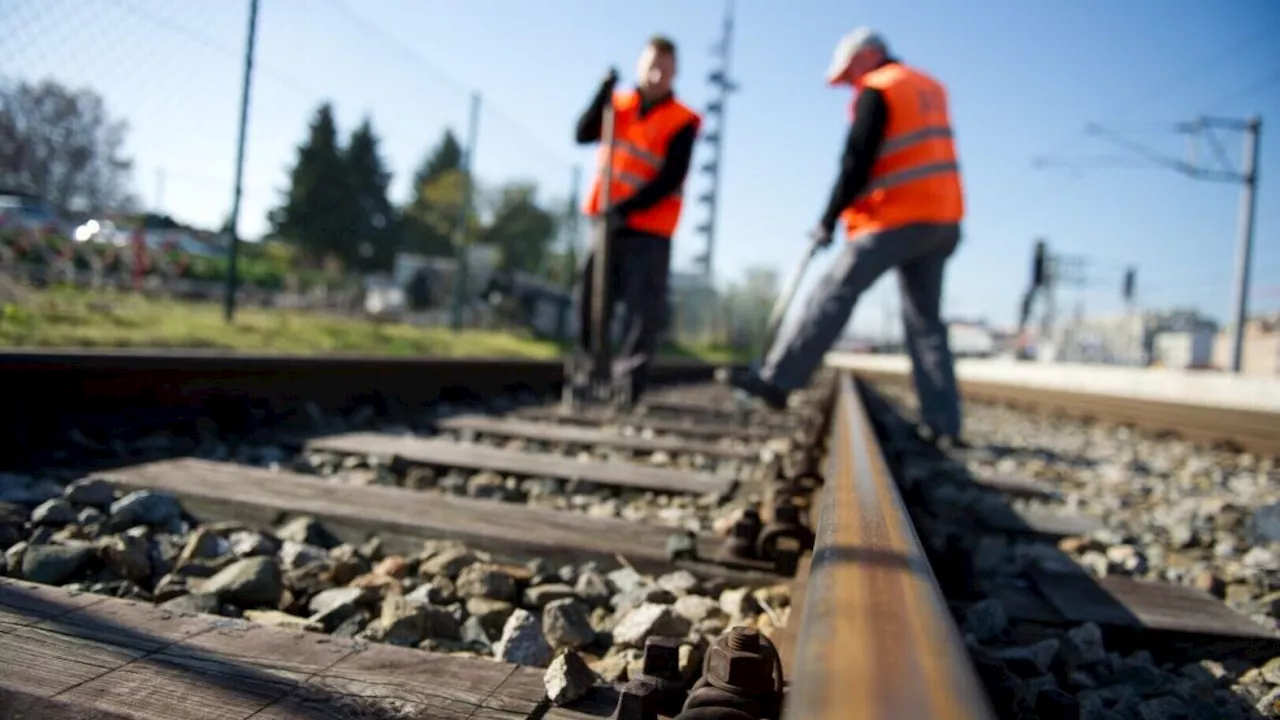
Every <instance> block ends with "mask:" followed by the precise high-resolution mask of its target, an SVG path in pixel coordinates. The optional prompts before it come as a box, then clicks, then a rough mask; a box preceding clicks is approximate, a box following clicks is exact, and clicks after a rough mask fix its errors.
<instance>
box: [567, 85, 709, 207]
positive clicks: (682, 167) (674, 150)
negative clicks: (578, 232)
mask: <svg viewBox="0 0 1280 720" xmlns="http://www.w3.org/2000/svg"><path fill="white" fill-rule="evenodd" d="M612 95H613V90H612V88H610V87H609V86H608V85H601V87H600V89H599V90H598V91H597V92H596V95H595V97H594V98H592V100H591V105H590V106H588V107H587V109H586V111H584V112H583V113H582V116H581V117H579V118H578V124H577V128H576V129H575V132H574V140H576V141H577V142H578V144H579V145H587V144H589V143H593V142H599V141H600V133H601V131H602V126H603V124H604V107H605V104H606V103H608V102H609V100H610V98H611V97H612ZM666 102H672V95H671V94H670V93H668V94H667V95H665V96H663V97H660V98H657V99H656V100H654V101H652V102H649V103H645V102H641V105H640V117H644V116H645V115H647V114H648V113H650V112H652V111H653V110H654V108H657V107H659V106H660V105H661V104H662V103H666ZM697 137H698V130H697V127H696V125H695V124H694V123H693V121H690V122H689V123H688V124H687V125H685V126H684V127H682V128H681V129H680V130H678V131H676V134H675V135H673V136H672V137H671V140H670V142H669V143H668V144H667V152H666V154H665V159H664V160H663V162H662V167H660V168H658V172H657V174H656V175H654V177H653V179H652V180H650V181H649V182H647V183H645V184H644V185H641V186H640V187H639V188H638V189H637V190H636V192H635V194H633V195H631V196H629V197H626V198H623V199H621V200H618V201H617V202H615V203H614V204H613V207H614V208H615V209H616V210H617V211H618V212H619V213H620V214H621V215H622V216H623V218H624V225H625V218H626V216H627V215H628V214H630V213H633V212H636V211H637V210H644V209H646V208H650V207H653V206H654V205H655V204H657V202H658V201H659V200H661V199H662V198H664V197H666V196H667V195H670V194H671V193H673V192H675V191H676V190H678V189H679V188H680V185H681V183H683V182H684V179H685V177H686V176H687V175H688V174H689V164H690V163H691V162H692V160H693V145H694V141H695V140H697Z"/></svg>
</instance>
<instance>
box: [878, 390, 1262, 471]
mask: <svg viewBox="0 0 1280 720" xmlns="http://www.w3.org/2000/svg"><path fill="white" fill-rule="evenodd" d="M853 372H854V374H855V376H857V377H858V378H860V379H862V380H865V381H867V382H871V383H873V384H881V383H883V384H894V385H909V384H910V382H911V380H910V376H909V375H900V374H897V373H891V372H880V371H874V370H867V371H864V370H855V371H853ZM959 385H960V393H961V396H962V397H963V398H964V399H965V400H972V401H978V402H988V403H993V404H1005V405H1011V406H1014V407H1018V408H1025V409H1028V410H1032V411H1040V412H1050V413H1054V412H1057V413H1062V414H1064V415H1067V416H1072V417H1078V418H1083V419H1093V420H1101V421H1105V422H1112V423H1118V424H1129V425H1133V426H1135V427H1137V428H1139V429H1142V430H1147V431H1149V432H1157V433H1158V432H1170V433H1173V434H1175V435H1178V436H1181V437H1183V438H1185V439H1187V440H1191V441H1194V442H1202V443H1206V444H1214V443H1226V444H1230V445H1234V446H1236V447H1239V448H1240V449H1242V450H1245V451H1246V452H1251V453H1255V454H1258V455H1263V456H1272V457H1280V413H1274V412H1265V411H1260V410H1243V409H1237V408H1212V407H1205V406H1201V405H1192V404H1188V403H1178V402H1173V401H1166V400H1147V399H1140V398H1128V397H1115V396H1111V395H1102V394H1095V393H1084V392H1072V391H1065V390H1049V389H1045V388H1038V387H1026V386H1018V385H1004V384H1000V383H992V382H973V381H967V380H961V381H960V383H959Z"/></svg>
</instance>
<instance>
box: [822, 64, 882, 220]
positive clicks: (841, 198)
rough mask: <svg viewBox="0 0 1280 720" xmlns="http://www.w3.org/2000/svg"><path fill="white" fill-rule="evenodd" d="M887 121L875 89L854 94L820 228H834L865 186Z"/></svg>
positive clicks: (880, 96)
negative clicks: (838, 163) (842, 150)
mask: <svg viewBox="0 0 1280 720" xmlns="http://www.w3.org/2000/svg"><path fill="white" fill-rule="evenodd" d="M888 120H889V108H888V106H887V105H886V104H885V101H884V95H882V94H881V93H880V91H879V90H875V89H872V88H864V89H863V90H861V91H860V92H859V93H858V102H857V104H856V105H854V111H853V124H852V125H851V126H850V127H849V136H848V138H847V139H846V140H845V144H844V156H843V157H842V158H841V159H840V174H839V177H837V178H836V184H835V187H834V188H832V190H831V200H830V201H829V202H828V203H827V210H826V212H825V213H823V215H822V228H823V229H824V230H826V231H828V232H831V231H833V230H834V229H835V226H836V222H838V221H839V219H840V213H842V212H844V209H845V208H847V207H849V204H850V203H852V202H853V199H854V198H855V197H857V196H858V193H860V192H862V189H863V188H864V187H866V185H867V177H868V176H869V175H870V174H871V166H872V165H874V164H875V162H876V157H877V156H879V155H880V146H881V144H882V143H883V142H884V129H885V125H886V124H887V123H888Z"/></svg>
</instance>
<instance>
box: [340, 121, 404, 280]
mask: <svg viewBox="0 0 1280 720" xmlns="http://www.w3.org/2000/svg"><path fill="white" fill-rule="evenodd" d="M343 164H344V165H345V166H346V169H347V173H348V182H349V184H350V187H351V202H352V203H354V205H355V209H356V213H355V222H356V227H355V235H354V237H353V241H354V243H355V246H354V249H355V251H356V255H355V256H353V257H350V258H348V259H349V261H350V262H351V263H353V264H354V265H356V266H358V267H362V268H364V269H367V270H374V269H378V270H388V269H390V268H391V265H392V262H393V261H394V259H395V252H396V249H397V248H396V245H397V242H396V240H397V238H396V234H397V231H398V226H399V220H398V218H397V217H396V212H395V208H393V207H392V206H391V200H389V199H388V198H387V186H388V185H390V183H391V173H390V172H389V171H388V170H387V169H386V166H385V165H384V164H383V161H382V158H381V157H380V156H379V155H378V138H377V136H376V135H374V132H373V127H372V126H371V125H370V123H369V120H368V119H365V121H364V122H363V123H361V124H360V127H358V128H356V130H355V132H353V133H352V134H351V141H350V142H349V143H348V144H347V149H346V152H345V153H344V154H343Z"/></svg>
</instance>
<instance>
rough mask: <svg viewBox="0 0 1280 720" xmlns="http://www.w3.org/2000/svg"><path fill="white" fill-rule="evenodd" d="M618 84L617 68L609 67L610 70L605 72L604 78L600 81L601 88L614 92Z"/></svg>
mask: <svg viewBox="0 0 1280 720" xmlns="http://www.w3.org/2000/svg"><path fill="white" fill-rule="evenodd" d="M617 84H618V70H617V68H609V72H607V73H605V76H604V80H603V81H601V83H600V89H601V90H607V91H609V92H613V88H614V86H615V85H617Z"/></svg>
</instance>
